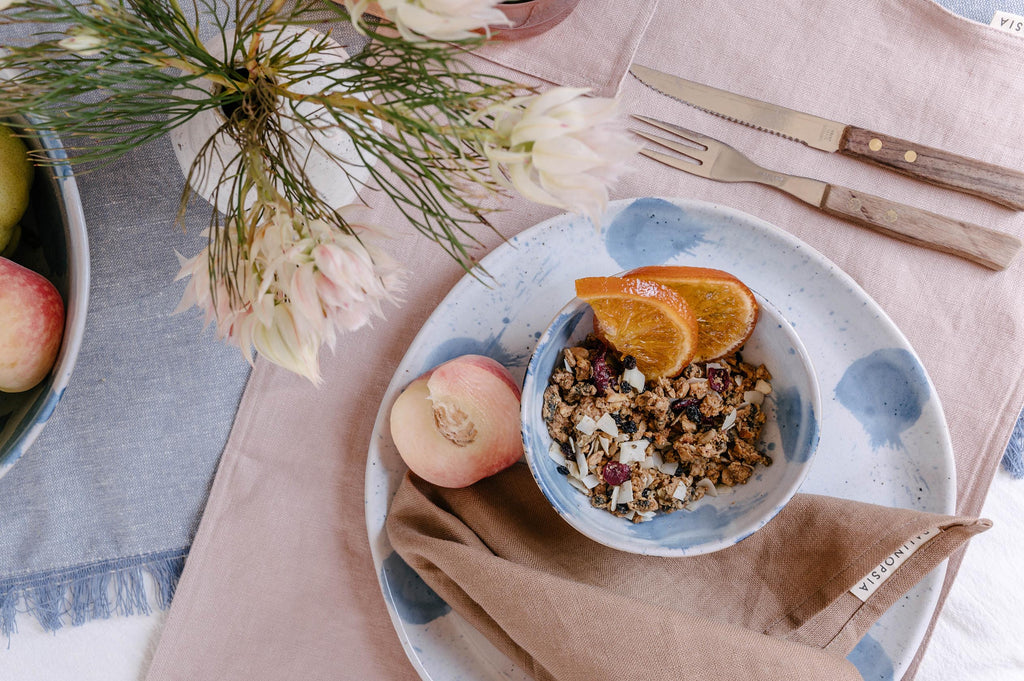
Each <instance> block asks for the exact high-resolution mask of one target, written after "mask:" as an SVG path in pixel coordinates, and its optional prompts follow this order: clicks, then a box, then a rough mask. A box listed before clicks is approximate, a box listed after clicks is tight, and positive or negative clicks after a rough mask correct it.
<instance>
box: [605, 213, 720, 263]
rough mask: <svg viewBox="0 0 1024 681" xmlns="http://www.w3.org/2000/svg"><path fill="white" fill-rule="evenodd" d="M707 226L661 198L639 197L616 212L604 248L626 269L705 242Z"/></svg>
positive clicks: (675, 253)
mask: <svg viewBox="0 0 1024 681" xmlns="http://www.w3.org/2000/svg"><path fill="white" fill-rule="evenodd" d="M706 232H707V227H705V226H703V225H701V224H699V223H698V222H696V221H695V220H694V218H693V217H692V216H691V215H689V214H688V213H686V212H685V211H684V210H683V209H682V208H680V207H679V206H676V205H673V204H671V203H669V202H668V201H664V200H662V199H637V200H636V201H634V202H633V203H631V204H630V205H629V206H628V207H626V208H625V209H624V210H623V211H622V212H620V213H619V214H618V215H616V216H615V219H614V220H613V221H612V223H611V224H610V225H609V226H608V232H607V233H606V234H605V248H607V249H608V253H609V255H611V256H612V257H613V258H614V259H615V262H617V263H618V264H619V266H620V267H621V268H622V269H624V270H628V269H633V268H634V267H641V266H643V265H652V264H658V263H663V262H665V261H667V260H669V259H670V258H672V257H674V256H677V255H679V254H680V253H693V252H694V249H695V248H697V247H698V246H700V245H701V244H703V243H706V239H705V238H704V234H705V233H706Z"/></svg>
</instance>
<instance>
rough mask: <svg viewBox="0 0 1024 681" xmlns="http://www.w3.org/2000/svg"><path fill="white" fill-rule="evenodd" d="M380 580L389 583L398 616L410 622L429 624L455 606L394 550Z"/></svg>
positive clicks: (384, 563) (382, 565) (385, 560)
mask: <svg viewBox="0 0 1024 681" xmlns="http://www.w3.org/2000/svg"><path fill="white" fill-rule="evenodd" d="M380 572H381V581H383V582H384V583H385V584H387V585H388V591H389V593H390V594H391V599H392V602H393V603H394V606H395V611H396V612H397V613H398V616H399V617H401V618H402V619H403V620H404V621H406V622H408V623H409V624H427V623H428V622H433V621H434V620H436V619H437V618H438V617H442V616H444V615H446V614H448V612H449V611H450V610H451V609H452V608H451V606H450V605H448V604H447V603H445V602H444V601H443V600H441V597H440V596H438V595H437V594H436V593H435V592H434V590H433V589H431V588H430V587H429V586H427V583H426V582H424V581H423V579H422V578H421V577H420V576H419V575H418V574H416V571H415V570H413V569H412V568H411V567H409V564H408V563H406V562H405V561H404V560H402V557H401V556H399V555H398V554H397V553H395V552H394V551H392V552H391V555H389V556H388V557H387V558H385V559H384V562H383V563H382V564H381V568H380Z"/></svg>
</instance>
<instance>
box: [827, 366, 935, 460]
mask: <svg viewBox="0 0 1024 681" xmlns="http://www.w3.org/2000/svg"><path fill="white" fill-rule="evenodd" d="M835 395H836V399H838V400H839V402H840V403H841V404H842V405H843V406H844V407H846V408H847V409H849V410H850V413H852V414H853V415H854V416H855V417H857V420H858V421H860V424H861V425H862V426H863V427H864V430H866V431H867V433H868V435H870V436H871V447H872V448H874V449H878V448H879V447H881V446H882V445H886V444H888V445H892V446H893V447H897V448H900V449H902V448H903V441H902V440H900V433H902V432H903V431H905V430H906V429H907V428H909V427H910V426H912V425H914V423H916V422H917V420H918V419H919V418H920V417H921V411H922V408H923V407H924V404H925V403H926V402H927V401H928V397H929V391H928V379H927V377H926V376H925V373H924V368H923V367H922V366H921V364H920V363H919V362H918V361H917V360H916V359H915V358H914V356H913V355H912V354H911V353H910V352H909V351H907V350H904V349H902V348H886V349H883V350H877V351H875V352H873V353H871V354H870V355H868V356H867V357H862V358H860V359H858V360H857V361H856V362H854V363H853V364H851V365H850V366H849V368H848V369H847V370H846V373H844V374H843V378H842V380H841V381H839V385H837V386H836V391H835Z"/></svg>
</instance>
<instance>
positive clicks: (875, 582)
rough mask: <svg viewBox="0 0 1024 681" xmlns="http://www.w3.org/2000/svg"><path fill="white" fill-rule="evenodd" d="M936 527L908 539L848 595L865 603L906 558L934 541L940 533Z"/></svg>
mask: <svg viewBox="0 0 1024 681" xmlns="http://www.w3.org/2000/svg"><path fill="white" fill-rule="evenodd" d="M941 531H942V530H940V529H939V528H937V527H932V528H929V529H927V530H925V531H924V532H922V533H921V534H919V535H917V536H916V537H913V538H911V539H908V540H907V541H906V542H904V544H903V546H901V547H899V548H898V549H896V550H895V551H893V552H892V554H891V555H889V556H888V557H887V558H886V559H885V560H883V561H882V562H881V563H879V564H878V566H877V567H876V568H875V569H874V570H872V571H871V572H869V573H868V574H867V575H865V576H864V579H862V580H861V581H860V582H859V583H858V584H857V586H855V587H853V588H852V589H850V593H852V594H853V595H854V596H856V597H857V598H859V599H860V600H861V601H862V602H866V601H867V600H868V599H869V598H871V594H873V593H875V591H877V590H878V587H880V586H882V585H883V584H885V580H887V579H889V577H891V576H892V574H893V573H894V572H896V568H898V567H899V566H900V565H902V564H903V563H904V562H906V560H907V559H908V558H910V557H911V556H912V555H914V552H915V551H917V550H918V549H919V548H921V547H922V546H924V545H925V543H927V542H928V541H929V540H930V539H934V538H935V537H937V536H938V534H939V533H940V532H941Z"/></svg>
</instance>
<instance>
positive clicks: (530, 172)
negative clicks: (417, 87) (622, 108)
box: [481, 87, 639, 225]
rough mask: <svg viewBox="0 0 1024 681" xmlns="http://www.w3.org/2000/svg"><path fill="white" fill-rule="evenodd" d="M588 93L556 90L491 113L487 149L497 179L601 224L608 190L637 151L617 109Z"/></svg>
mask: <svg viewBox="0 0 1024 681" xmlns="http://www.w3.org/2000/svg"><path fill="white" fill-rule="evenodd" d="M587 92H589V90H588V89H580V88H561V87H559V88H552V89H550V90H548V91H546V92H544V93H543V94H540V95H531V96H527V97H516V98H513V99H510V100H508V101H506V102H502V103H499V104H496V105H494V106H491V107H489V108H488V109H487V110H485V111H484V112H483V113H482V115H481V118H484V117H490V118H491V119H492V120H493V133H494V134H493V135H492V136H491V137H490V138H487V139H486V140H485V142H484V153H485V154H486V155H487V157H488V158H489V159H490V161H491V166H492V169H491V172H492V174H493V175H494V177H495V178H496V179H497V180H498V181H499V182H503V183H504V184H505V185H506V186H508V187H510V188H514V189H515V190H517V191H518V192H519V193H520V194H522V195H523V196H524V197H525V198H527V199H529V200H530V201H534V202H536V203H543V204H545V205H549V206H555V207H557V208H564V209H566V210H570V211H574V212H577V213H582V214H584V215H587V216H588V217H589V218H590V219H591V221H592V222H594V224H595V225H596V224H598V221H599V219H600V217H601V214H602V213H603V212H604V208H605V206H606V205H607V203H608V187H609V186H610V185H611V184H612V183H613V182H614V181H615V180H616V179H618V177H619V175H621V174H622V172H623V170H624V169H625V167H626V163H627V160H628V159H629V158H630V157H631V156H632V155H633V154H635V153H636V151H637V149H638V148H639V145H637V144H636V143H635V142H634V141H633V140H632V139H631V138H630V137H629V136H628V133H627V132H626V129H625V127H624V126H623V125H622V124H621V123H620V122H619V121H618V120H617V115H618V111H617V109H618V101H617V100H615V99H609V98H602V97H586V96H585V95H586V93H587Z"/></svg>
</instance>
